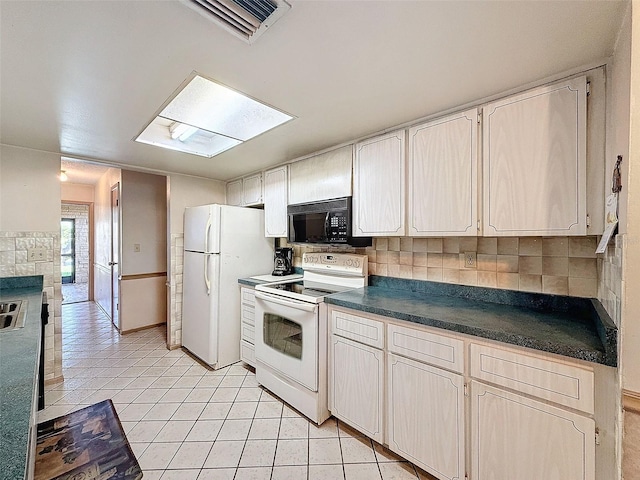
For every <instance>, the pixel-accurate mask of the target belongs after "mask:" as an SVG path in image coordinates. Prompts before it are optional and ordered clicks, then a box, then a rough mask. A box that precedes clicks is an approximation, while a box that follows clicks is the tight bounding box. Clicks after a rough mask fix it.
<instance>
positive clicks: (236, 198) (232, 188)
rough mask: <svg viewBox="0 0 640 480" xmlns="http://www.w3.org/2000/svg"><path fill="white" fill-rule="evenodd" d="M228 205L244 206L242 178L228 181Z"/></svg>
mask: <svg viewBox="0 0 640 480" xmlns="http://www.w3.org/2000/svg"><path fill="white" fill-rule="evenodd" d="M227 205H234V206H236V207H241V206H242V179H239V180H234V181H233V182H229V183H227Z"/></svg>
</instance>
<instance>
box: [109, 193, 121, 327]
mask: <svg viewBox="0 0 640 480" xmlns="http://www.w3.org/2000/svg"><path fill="white" fill-rule="evenodd" d="M119 263H120V183H116V184H115V185H114V186H113V187H111V261H110V262H109V266H110V267H111V321H112V322H113V324H114V325H115V327H116V328H118V329H120V314H119V311H120V265H119Z"/></svg>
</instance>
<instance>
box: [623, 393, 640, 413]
mask: <svg viewBox="0 0 640 480" xmlns="http://www.w3.org/2000/svg"><path fill="white" fill-rule="evenodd" d="M622 408H623V409H624V410H626V411H628V412H634V413H640V393H638V392H632V391H630V390H622Z"/></svg>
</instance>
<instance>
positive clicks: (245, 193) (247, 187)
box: [242, 173, 262, 205]
mask: <svg viewBox="0 0 640 480" xmlns="http://www.w3.org/2000/svg"><path fill="white" fill-rule="evenodd" d="M261 203H262V173H256V174H255V175H249V176H248V177H244V178H243V179H242V204H243V205H260V204H261Z"/></svg>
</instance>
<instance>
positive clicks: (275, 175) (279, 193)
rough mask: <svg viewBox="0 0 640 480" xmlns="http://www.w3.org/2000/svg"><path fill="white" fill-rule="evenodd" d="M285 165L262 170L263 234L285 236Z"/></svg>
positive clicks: (286, 223) (286, 229)
mask: <svg viewBox="0 0 640 480" xmlns="http://www.w3.org/2000/svg"><path fill="white" fill-rule="evenodd" d="M287 226H288V222H287V166H286V165H283V166H282V167H278V168H274V169H273V170H268V171H266V172H264V235H265V237H286V236H287V231H288V228H287Z"/></svg>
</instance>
